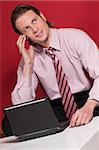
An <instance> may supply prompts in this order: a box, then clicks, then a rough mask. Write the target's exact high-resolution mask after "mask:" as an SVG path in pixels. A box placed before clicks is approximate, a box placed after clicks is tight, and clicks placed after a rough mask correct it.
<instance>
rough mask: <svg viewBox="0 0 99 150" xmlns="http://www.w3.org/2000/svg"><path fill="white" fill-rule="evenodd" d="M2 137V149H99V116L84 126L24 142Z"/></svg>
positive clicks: (0, 140) (0, 146)
mask: <svg viewBox="0 0 99 150" xmlns="http://www.w3.org/2000/svg"><path fill="white" fill-rule="evenodd" d="M14 138H15V137H14V136H12V137H8V138H2V139H0V150H99V117H95V118H93V120H92V121H91V122H90V123H89V124H87V125H84V126H80V127H75V128H69V127H68V128H66V129H65V130H64V131H63V132H61V133H57V134H54V135H49V136H45V137H41V138H37V139H32V140H28V141H23V142H17V143H13V142H10V141H11V140H13V139H14Z"/></svg>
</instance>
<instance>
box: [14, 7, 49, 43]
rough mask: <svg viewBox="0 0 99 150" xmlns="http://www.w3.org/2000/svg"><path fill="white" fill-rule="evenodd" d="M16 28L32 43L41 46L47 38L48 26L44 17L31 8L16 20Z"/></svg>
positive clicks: (46, 41)
mask: <svg viewBox="0 0 99 150" xmlns="http://www.w3.org/2000/svg"><path fill="white" fill-rule="evenodd" d="M16 28H17V29H18V30H19V31H20V32H21V33H22V34H23V35H25V36H27V37H28V38H30V39H31V40H32V41H33V42H34V43H37V44H40V45H42V46H44V45H46V43H48V40H49V27H48V25H47V23H46V18H45V17H44V16H43V14H41V16H39V15H37V14H36V13H35V12H33V11H32V10H29V11H27V12H26V13H24V14H23V15H21V16H20V17H19V18H17V20H16Z"/></svg>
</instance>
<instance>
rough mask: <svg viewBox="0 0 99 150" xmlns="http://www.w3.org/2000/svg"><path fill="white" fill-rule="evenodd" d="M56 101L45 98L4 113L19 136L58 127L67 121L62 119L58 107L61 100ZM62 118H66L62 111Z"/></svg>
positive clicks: (11, 108)
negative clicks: (60, 123) (61, 122)
mask: <svg viewBox="0 0 99 150" xmlns="http://www.w3.org/2000/svg"><path fill="white" fill-rule="evenodd" d="M55 101H56V102H55ZM55 101H54V100H48V99H45V98H44V99H41V100H36V101H31V102H28V103H24V104H20V105H15V106H12V107H9V108H5V109H4V112H5V114H6V116H7V118H8V120H9V122H10V125H11V128H12V132H13V133H14V134H15V135H17V136H18V135H24V134H27V133H31V132H36V131H40V130H43V129H49V128H53V127H57V126H58V125H59V121H63V120H66V118H65V117H60V115H59V114H60V112H59V111H61V110H62V108H59V106H58V105H59V100H55ZM49 102H50V103H49ZM53 108H54V111H53ZM54 112H55V113H54ZM61 116H64V113H63V112H62V111H61ZM57 117H58V119H57Z"/></svg>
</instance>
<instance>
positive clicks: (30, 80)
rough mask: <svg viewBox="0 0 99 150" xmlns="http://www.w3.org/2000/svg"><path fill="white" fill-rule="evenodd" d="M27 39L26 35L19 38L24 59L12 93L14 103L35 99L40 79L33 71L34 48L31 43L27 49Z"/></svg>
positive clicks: (18, 44) (18, 41)
mask: <svg viewBox="0 0 99 150" xmlns="http://www.w3.org/2000/svg"><path fill="white" fill-rule="evenodd" d="M25 40H26V37H25V36H24V35H20V36H19V38H18V40H17V46H18V48H19V52H20V54H21V55H22V59H21V61H20V64H19V67H18V71H17V84H16V86H15V88H14V90H13V92H12V94H11V96H12V103H13V104H18V103H23V102H26V101H30V100H33V99H35V89H36V88H37V85H38V79H37V77H36V75H35V73H34V72H33V60H34V49H33V46H31V45H30V46H29V48H28V50H27V49H26V48H25Z"/></svg>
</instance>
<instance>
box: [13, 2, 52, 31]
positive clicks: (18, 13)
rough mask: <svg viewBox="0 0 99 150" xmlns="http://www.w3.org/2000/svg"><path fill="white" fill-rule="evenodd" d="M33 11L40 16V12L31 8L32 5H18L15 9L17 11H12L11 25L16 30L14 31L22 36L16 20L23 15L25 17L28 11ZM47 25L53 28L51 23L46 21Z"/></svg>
mask: <svg viewBox="0 0 99 150" xmlns="http://www.w3.org/2000/svg"><path fill="white" fill-rule="evenodd" d="M29 10H32V11H34V12H35V13H36V14H37V15H39V16H40V10H39V9H37V8H35V7H33V6H31V5H18V6H16V7H15V9H14V10H13V11H12V14H11V23H12V27H13V29H14V31H15V32H16V33H18V34H21V33H20V31H19V30H18V29H17V28H16V24H15V23H16V20H17V18H18V17H20V16H21V15H23V14H24V13H26V12H27V11H29ZM46 23H47V24H48V26H49V27H51V26H52V25H51V23H49V22H48V21H46Z"/></svg>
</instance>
